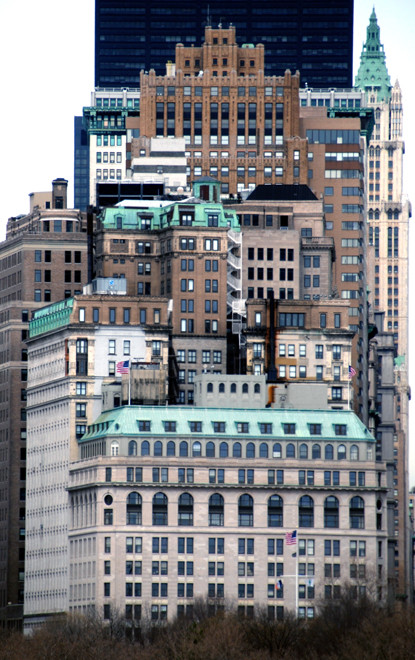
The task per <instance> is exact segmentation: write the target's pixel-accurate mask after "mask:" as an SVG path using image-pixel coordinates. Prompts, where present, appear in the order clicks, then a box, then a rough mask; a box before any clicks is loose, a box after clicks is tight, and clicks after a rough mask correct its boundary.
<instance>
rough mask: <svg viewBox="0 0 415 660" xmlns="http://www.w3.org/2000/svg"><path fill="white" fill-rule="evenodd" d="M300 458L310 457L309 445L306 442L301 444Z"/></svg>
mask: <svg viewBox="0 0 415 660" xmlns="http://www.w3.org/2000/svg"><path fill="white" fill-rule="evenodd" d="M299 458H308V447H307V445H306V444H305V443H304V442H303V443H302V444H301V445H300V452H299Z"/></svg>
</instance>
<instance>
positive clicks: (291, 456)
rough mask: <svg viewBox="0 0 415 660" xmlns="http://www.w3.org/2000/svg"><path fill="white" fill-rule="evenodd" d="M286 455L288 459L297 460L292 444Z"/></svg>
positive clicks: (289, 444) (288, 447)
mask: <svg viewBox="0 0 415 660" xmlns="http://www.w3.org/2000/svg"><path fill="white" fill-rule="evenodd" d="M285 455H286V457H287V458H295V447H294V445H293V443H292V442H289V443H288V445H287V449H286V450H285Z"/></svg>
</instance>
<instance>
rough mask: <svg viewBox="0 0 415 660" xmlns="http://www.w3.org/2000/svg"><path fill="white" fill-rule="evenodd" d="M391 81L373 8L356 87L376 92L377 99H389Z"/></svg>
mask: <svg viewBox="0 0 415 660" xmlns="http://www.w3.org/2000/svg"><path fill="white" fill-rule="evenodd" d="M391 87H392V86H391V82H390V78H389V73H388V69H387V67H386V55H385V51H384V50H383V44H381V43H380V29H379V26H378V21H377V18H376V14H375V10H374V9H373V11H372V14H371V16H370V23H369V25H368V27H367V34H366V42H365V43H364V44H363V48H362V54H361V56H360V66H359V71H358V72H357V76H356V80H355V88H357V89H361V90H363V91H367V92H370V91H374V92H376V98H377V101H388V100H389V98H390V92H391Z"/></svg>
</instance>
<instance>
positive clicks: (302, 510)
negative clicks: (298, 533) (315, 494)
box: [298, 495, 314, 527]
mask: <svg viewBox="0 0 415 660" xmlns="http://www.w3.org/2000/svg"><path fill="white" fill-rule="evenodd" d="M298 526H299V527H314V502H313V499H312V498H311V497H310V496H309V495H303V496H302V497H301V498H300V501H299V503H298Z"/></svg>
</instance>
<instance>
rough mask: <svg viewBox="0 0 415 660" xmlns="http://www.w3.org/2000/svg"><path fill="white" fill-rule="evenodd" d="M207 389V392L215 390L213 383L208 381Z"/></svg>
mask: <svg viewBox="0 0 415 660" xmlns="http://www.w3.org/2000/svg"><path fill="white" fill-rule="evenodd" d="M206 390H207V392H213V383H208V384H207V388H206Z"/></svg>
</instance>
